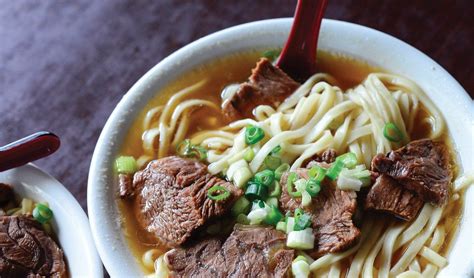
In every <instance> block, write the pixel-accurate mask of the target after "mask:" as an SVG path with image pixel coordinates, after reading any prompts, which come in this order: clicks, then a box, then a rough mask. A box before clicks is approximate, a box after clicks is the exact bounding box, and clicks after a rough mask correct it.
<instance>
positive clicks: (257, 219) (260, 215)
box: [247, 208, 268, 225]
mask: <svg viewBox="0 0 474 278" xmlns="http://www.w3.org/2000/svg"><path fill="white" fill-rule="evenodd" d="M267 214H268V211H267V209H266V208H258V209H256V210H252V211H251V212H250V213H249V214H248V215H247V219H248V220H250V225H256V224H260V223H262V221H263V220H264V219H265V218H266V217H267Z"/></svg>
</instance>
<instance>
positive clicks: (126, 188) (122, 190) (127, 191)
mask: <svg viewBox="0 0 474 278" xmlns="http://www.w3.org/2000/svg"><path fill="white" fill-rule="evenodd" d="M132 194H133V183H132V176H131V175H128V174H119V195H120V198H128V197H130V196H131V195H132Z"/></svg>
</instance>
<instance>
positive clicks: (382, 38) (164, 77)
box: [88, 19, 474, 277]
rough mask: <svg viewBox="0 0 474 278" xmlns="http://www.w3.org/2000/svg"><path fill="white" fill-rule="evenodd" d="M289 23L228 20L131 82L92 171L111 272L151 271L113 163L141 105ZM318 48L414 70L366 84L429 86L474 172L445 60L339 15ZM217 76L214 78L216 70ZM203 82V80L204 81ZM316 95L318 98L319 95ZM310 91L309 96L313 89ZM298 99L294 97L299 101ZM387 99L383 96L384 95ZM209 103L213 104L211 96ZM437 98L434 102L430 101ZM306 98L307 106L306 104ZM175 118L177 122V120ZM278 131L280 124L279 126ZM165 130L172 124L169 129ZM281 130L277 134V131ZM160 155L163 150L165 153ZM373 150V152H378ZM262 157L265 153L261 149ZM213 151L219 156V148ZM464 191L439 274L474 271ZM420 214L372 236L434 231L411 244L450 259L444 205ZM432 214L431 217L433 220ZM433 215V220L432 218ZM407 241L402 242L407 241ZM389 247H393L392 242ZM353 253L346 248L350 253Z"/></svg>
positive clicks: (469, 139) (272, 39)
mask: <svg viewBox="0 0 474 278" xmlns="http://www.w3.org/2000/svg"><path fill="white" fill-rule="evenodd" d="M290 26H291V19H274V20H266V21H259V22H253V23H248V24H244V25H240V26H236V27H233V28H229V29H226V30H223V31H220V32H217V33H215V34H212V35H209V36H207V37H204V38H202V39H200V40H198V41H196V42H193V43H191V44H189V45H187V46H185V47H183V48H182V49H180V50H178V51H176V52H175V53H173V54H172V55H170V56H169V57H167V58H166V59H164V60H163V61H161V62H160V63H159V64H158V65H156V66H155V67H154V68H152V69H151V70H150V71H149V72H148V73H146V74H145V75H144V76H143V77H142V78H141V79H140V80H139V81H138V82H137V83H136V84H135V85H134V86H133V87H132V88H131V89H130V90H129V92H127V94H126V95H125V96H124V98H123V99H122V100H121V101H120V103H119V104H118V105H117V107H116V109H115V110H114V112H113V113H112V115H111V116H110V118H109V119H108V121H107V123H106V125H105V127H104V129H103V131H102V133H101V136H100V138H99V141H98V143H97V146H96V149H95V151H94V156H93V159H92V163H91V167H90V172H89V185H88V207H89V217H90V223H91V228H92V233H93V236H94V240H95V242H96V245H97V248H98V251H99V254H100V256H101V258H102V261H103V263H104V265H105V267H106V269H107V271H108V272H109V273H110V275H111V276H113V277H115V276H142V275H144V272H143V270H142V268H141V266H140V263H139V258H136V256H134V254H133V252H132V250H131V249H130V247H129V246H130V245H129V243H128V241H127V239H126V235H125V233H124V229H123V221H122V219H123V218H122V212H121V211H120V209H119V204H118V202H119V201H118V198H117V185H116V177H115V174H114V169H113V162H114V160H115V158H116V157H117V156H118V154H119V152H120V148H121V145H122V144H123V142H124V140H125V138H126V135H127V132H128V131H129V129H130V127H131V126H132V123H133V122H134V119H135V118H136V117H138V115H139V113H140V112H141V111H143V110H144V109H145V106H146V105H147V104H148V103H149V102H150V101H151V100H152V99H153V98H155V97H156V95H157V92H160V91H162V90H163V88H165V87H166V86H167V85H168V84H170V83H172V82H173V81H174V80H176V79H178V78H179V77H180V76H182V75H184V74H185V73H187V72H189V71H190V70H192V69H194V68H196V67H198V66H200V65H203V64H206V63H209V62H211V61H214V60H216V59H219V58H222V57H226V56H228V55H230V54H234V53H242V52H246V51H252V50H259V49H271V48H280V47H281V46H282V45H283V44H284V42H285V40H286V38H287V36H288V32H289V29H290ZM318 48H319V49H321V50H324V51H329V52H334V53H339V54H343V55H347V56H349V57H354V58H356V59H360V60H362V61H366V62H368V63H369V64H371V65H375V66H377V67H381V68H383V69H384V70H386V71H387V72H389V73H393V74H396V75H399V76H404V77H408V78H409V79H410V80H412V81H413V82H415V83H416V84H417V85H415V86H411V85H406V83H404V82H405V79H403V78H400V79H396V78H392V77H393V76H392V75H384V74H378V75H371V77H370V78H368V79H367V81H365V83H364V84H365V87H366V88H371V87H374V86H379V85H380V81H382V83H384V84H388V85H387V87H390V86H392V87H393V86H395V85H397V86H395V87H397V88H398V87H404V86H405V87H410V88H414V89H413V90H412V91H416V92H418V91H420V92H421V91H423V92H424V93H426V96H425V95H424V93H420V94H417V99H419V100H420V101H421V102H422V103H423V104H424V105H425V106H427V108H428V110H430V111H435V112H433V113H432V115H433V117H432V120H433V121H432V122H431V124H432V126H433V130H434V133H437V132H438V131H440V130H441V129H444V127H441V126H439V124H441V125H442V124H444V122H445V123H446V128H447V130H448V132H449V137H450V138H451V139H452V145H453V148H454V150H455V152H456V153H455V156H457V157H456V160H457V161H456V162H457V164H458V166H459V169H458V170H459V172H460V174H461V175H463V176H464V177H468V179H469V173H470V172H471V171H472V170H473V169H474V166H473V158H474V148H473V130H472V125H473V122H474V109H473V102H472V100H471V98H470V97H469V95H468V94H467V93H466V92H465V90H464V89H463V88H462V87H461V86H460V85H459V84H458V83H457V82H456V80H454V79H453V78H452V77H451V76H450V75H449V73H447V72H446V71H445V70H444V69H443V68H442V67H441V66H439V65H438V64H437V63H436V62H434V61H433V60H431V59H430V58H429V57H427V56H426V55H424V54H423V53H421V52H419V51H418V50H416V49H414V48H413V47H411V46H409V45H407V44H406V43H404V42H402V41H400V40H398V39H396V38H393V37H391V36H389V35H386V34H384V33H381V32H379V31H376V30H373V29H370V28H367V27H363V26H359V25H355V24H351V23H346V22H341V21H335V20H324V21H323V24H322V28H321V35H320V43H319V46H318ZM210 78H212V76H211V77H210ZM196 86H199V83H198V84H197V85H196ZM315 90H316V91H318V90H319V89H318V88H315ZM321 90H322V91H324V90H326V89H324V88H321ZM328 90H329V89H328ZM336 91H337V90H336ZM350 93H351V94H353V95H354V96H355V98H354V102H355V103H357V100H356V99H357V96H358V95H357V94H358V93H357V92H350ZM295 94H296V93H295ZM363 94H364V92H361V93H360V96H362V95H363ZM393 94H394V95H396V96H395V98H396V100H397V101H399V103H400V104H399V105H400V107H402V106H403V105H405V104H403V103H407V104H406V105H405V107H412V106H413V105H411V104H413V102H411V100H410V99H409V98H407V97H406V96H403V93H400V92H395V93H393ZM334 95H335V98H336V99H337V98H339V99H340V100H341V101H342V100H344V98H343V97H342V96H340V94H339V93H338V92H335V93H334ZM338 95H339V97H338ZM297 97H298V96H297ZM314 98H317V96H315V97H314ZM308 99H310V98H309V97H308ZM296 101H297V99H296V100H295V103H296ZM347 101H348V100H347ZM290 102H291V101H290ZM295 103H294V104H293V105H296V104H295ZM382 103H384V102H383V101H382ZM187 105H193V103H191V102H187V103H184V102H183V106H182V107H183V110H184V109H186V106H187ZM199 105H207V104H206V102H201V103H200V104H199ZM209 105H210V106H212V105H211V104H209ZM289 105H290V106H291V105H292V104H291V103H290V104H289ZM344 105H345V106H344ZM410 105H411V106H410ZM431 105H433V107H435V108H433V109H431V108H430V107H431ZM282 106H284V105H282ZM301 106H303V104H302V105H301ZM352 106H353V104H351V103H345V104H344V103H342V104H341V109H351V107H352ZM387 107H389V106H387ZM436 107H437V108H436ZM373 108H374V109H375V108H380V107H373ZM410 109H411V108H410ZM410 109H407V114H409V113H410V112H409V110H410ZM158 110H159V108H157V109H156V110H155V111H154V112H156V113H161V112H160V111H158ZM177 110H178V109H177ZM280 110H281V111H283V112H284V113H286V112H285V111H288V113H286V114H287V115H290V114H291V113H293V114H297V111H298V106H296V108H294V109H293V108H291V107H289V108H288V107H287V108H285V107H279V111H280ZM369 110H370V107H367V111H369ZM402 110H403V109H402ZM438 110H439V111H440V112H439V113H440V114H439V115H438V114H437V113H438V112H437V111H438ZM150 111H151V110H150ZM256 112H257V114H258V115H257V118H260V119H262V121H263V120H264V119H265V118H266V117H267V116H266V115H269V114H272V113H275V111H271V110H270V109H267V108H265V107H262V108H261V109H257V111H256ZM402 113H403V111H402ZM438 116H439V117H438ZM288 117H291V116H288ZM408 118H411V120H409V121H408V124H407V130H408V129H410V126H411V125H413V124H417V123H413V121H414V118H412V117H408ZM442 118H444V120H442ZM439 119H441V120H439ZM174 124H175V123H174ZM174 124H173V123H171V125H174ZM240 124H242V125H244V126H245V125H246V124H247V122H241V123H240ZM295 125H296V126H299V125H302V123H295ZM231 128H232V127H231ZM270 128H271V127H270ZM176 129H177V130H178V131H179V129H180V128H179V127H177V128H176ZM178 131H177V133H178ZM226 131H229V130H226ZM276 131H279V130H278V129H277V130H276ZM160 132H166V130H164V131H160ZM317 133H318V131H317V130H315V131H311V132H309V133H308V134H307V135H306V137H305V140H306V139H307V140H308V141H311V138H312V137H315V138H316V137H318V136H320V134H317ZM222 134H224V135H223V136H222V138H221V140H220V141H219V140H217V141H216V140H214V141H212V140H213V138H208V144H209V146H211V145H212V144H214V145H213V146H217V147H216V148H218V147H219V146H220V145H215V144H221V145H222V144H224V145H225V144H228V145H229V144H232V142H231V141H229V138H226V136H227V135H228V134H229V133H225V132H223V133H222ZM226 134H227V135H226ZM292 134H294V133H292ZM359 134H362V135H368V134H370V131H369V130H366V129H364V128H362V127H361V128H360V129H359ZM213 136H214V135H213ZM328 136H329V135H328ZM351 136H353V137H354V140H356V138H357V136H358V135H357V134H356V133H352V135H351ZM359 136H361V135H359ZM211 137H212V136H211ZM216 137H218V136H216ZM274 137H276V134H275V135H274ZM320 138H322V139H320V140H321V142H320V143H321V144H324V142H326V141H325V140H326V139H327V140H329V139H330V138H329V137H325V136H321V137H320ZM192 140H194V141H196V140H197V141H199V140H198V139H196V138H192ZM206 140H207V139H206ZM173 141H175V140H173ZM194 141H193V142H194ZM311 142H312V141H311ZM174 143H176V142H172V141H171V140H170V142H168V143H167V142H165V143H164V144H174ZM160 144H161V142H160ZM313 146H314V145H313ZM372 146H375V144H372ZM267 148H269V147H267ZM299 149H304V147H303V148H301V147H300V148H299ZM299 149H298V148H297V147H295V148H294V152H297V151H298V150H299ZM369 149H370V148H369ZM372 149H376V151H377V152H385V151H387V149H385V148H383V146H382V147H381V149H379V148H378V145H377V148H372ZM160 152H161V150H160ZM364 154H366V152H364V150H363V149H362V151H360V156H361V157H363V156H364ZM158 155H159V156H162V155H161V153H159V154H158ZM370 157H372V155H371V156H370ZM370 157H368V158H365V159H364V158H361V160H365V161H367V160H368V161H369V162H370ZM256 158H258V155H257V157H256ZM212 159H214V161H218V157H217V156H216V157H214V158H212ZM144 160H146V158H144ZM257 160H258V159H255V160H254V161H255V162H254V161H252V164H250V166H251V167H253V168H258V166H259V165H258V163H260V162H261V161H260V162H259V161H257ZM260 160H261V159H260ZM301 160H302V159H300V161H298V160H297V162H298V163H300V162H301ZM139 163H140V161H139ZM366 163H367V162H366ZM297 166H299V165H296V166H295V167H297ZM219 167H220V164H219V163H214V164H213V165H212V167H211V166H210V169H209V170H210V171H216V173H217V172H219V171H220V170H221V169H220V168H219ZM461 185H462V182H457V183H456V182H455V183H454V187H455V188H454V191H455V194H453V196H457V197H460V195H459V194H458V195H456V190H457V189H459V188H456V186H461ZM460 192H463V194H464V196H463V197H464V206H463V208H462V212H461V220H460V222H459V227H458V228H457V231H456V233H455V235H454V239H453V241H452V243H451V245H450V251H449V252H448V253H447V256H446V259H447V262H448V263H447V265H446V266H445V267H444V268H442V270H441V271H440V272H438V275H440V276H446V277H463V276H469V275H472V272H471V269H472V268H473V265H474V261H473V258H474V239H473V230H472V227H473V225H474V222H473V219H472V212H473V203H474V190H473V189H472V188H468V189H467V190H466V191H460ZM461 197H462V196H461ZM455 198H456V197H455ZM420 215H422V216H421V217H419V218H425V219H426V221H424V224H423V225H427V226H426V227H427V228H426V229H425V230H422V229H424V228H423V227H425V226H423V227H416V226H415V225H413V227H412V228H407V230H405V231H404V232H402V230H403V229H405V227H395V228H394V229H392V230H390V231H388V229H387V232H386V233H385V234H384V235H383V236H381V237H379V238H380V240H377V242H373V244H374V246H375V247H374V248H376V249H377V248H381V249H382V250H385V249H384V248H385V247H384V246H385V244H384V240H383V239H384V238H385V239H387V241H390V240H391V238H394V239H393V241H394V244H395V245H397V244H408V245H406V246H407V250H409V247H408V246H410V242H411V240H409V241H407V242H405V240H406V238H410V239H417V240H418V241H427V239H428V238H429V241H431V242H432V243H433V244H432V246H431V247H430V246H428V247H426V246H425V245H424V244H423V243H421V244H420V243H419V242H415V240H413V246H414V247H412V249H417V248H418V247H419V248H418V249H417V250H416V253H414V255H417V256H420V257H423V258H422V259H420V260H428V261H429V262H428V263H426V262H425V263H423V264H424V265H426V264H428V265H430V263H438V264H439V265H444V264H445V261H444V258H442V257H440V256H439V255H438V254H437V253H436V252H432V249H430V248H434V249H437V248H439V245H440V243H439V242H438V243H434V242H437V241H440V242H442V241H443V236H440V235H444V232H443V230H442V228H440V229H435V228H434V227H437V222H438V221H439V219H440V217H442V215H443V212H442V209H432V208H431V207H428V208H426V209H424V210H423V211H422V212H421V214H420ZM428 219H430V220H429V221H428ZM417 221H418V219H417ZM420 221H421V220H420ZM421 222H423V221H421ZM432 222H433V223H434V224H430V223H432ZM415 223H416V221H415ZM426 223H428V224H426ZM374 225H375V226H377V225H378V224H377V223H376V224H374ZM430 225H432V226H433V228H432V229H431V228H430V227H429V226H430ZM410 227H411V226H410ZM362 229H363V233H364V228H363V227H362ZM369 230H370V229H369ZM377 230H379V231H380V229H371V233H378V232H376V231H377ZM413 230H417V231H418V232H417V234H416V235H410V234H409V233H410V231H413ZM406 231H408V232H406ZM398 236H401V237H402V238H401V239H400V240H398V241H397V240H395V239H397V237H398ZM361 240H363V239H361ZM400 241H401V242H402V243H400ZM417 246H418V247H417ZM436 246H438V247H436ZM389 247H390V246H389ZM429 247H430V248H429ZM390 248H393V244H392V245H391V247H390ZM351 250H352V249H349V250H348V251H350V252H354V253H355V252H356V251H357V250H353V251H351ZM410 250H411V249H410ZM407 252H408V251H407ZM351 254H353V253H351ZM351 254H345V255H344V254H339V255H340V256H351ZM355 254H356V255H355V257H357V254H359V253H355ZM339 255H338V254H335V255H331V256H328V257H322V258H324V259H323V260H317V261H316V262H315V263H314V264H312V268H317V267H318V265H325V264H331V262H337V261H338V260H339V258H338V256H339ZM361 256H363V254H361ZM365 257H367V258H366V259H364V260H363V261H362V263H361V265H360V269H359V270H357V271H358V273H360V274H362V273H366V272H365V271H367V270H366V269H367V266H366V265H370V264H374V261H376V258H377V252H369V253H368V254H366V256H365ZM354 260H355V259H354ZM379 260H380V259H379ZM408 262H411V261H409V260H408V259H407V261H406V262H405V263H408ZM379 263H380V262H379ZM402 264H403V263H401V264H400V265H398V264H397V265H396V266H393V267H392V268H391V269H385V271H386V273H388V271H390V274H398V273H400V272H401V271H402V270H404V269H405V267H404V266H403V265H402ZM417 264H418V262H417V263H416V264H415V263H413V264H410V269H412V268H413V269H417V268H418V269H419V268H420V266H419V265H417ZM423 267H424V266H423ZM398 268H400V269H398ZM402 268H403V269H402ZM431 268H432V269H435V268H436V266H435V265H434V264H432V266H431ZM370 269H371V268H370ZM436 271H437V269H435V270H433V271H431V273H436ZM369 272H370V270H369Z"/></svg>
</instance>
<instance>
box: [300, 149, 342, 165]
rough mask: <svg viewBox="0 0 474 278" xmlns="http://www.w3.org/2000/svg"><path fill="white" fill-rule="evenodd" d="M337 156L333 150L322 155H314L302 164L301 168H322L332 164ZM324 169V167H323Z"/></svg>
mask: <svg viewBox="0 0 474 278" xmlns="http://www.w3.org/2000/svg"><path fill="white" fill-rule="evenodd" d="M336 157H337V154H336V151H335V150H334V149H328V150H325V151H324V152H323V153H322V154H315V155H313V156H312V157H310V158H308V159H307V160H306V161H305V162H303V167H306V168H311V167H313V166H314V165H321V166H324V165H325V164H326V165H327V164H330V163H333V162H334V161H335V160H336ZM325 168H326V167H325Z"/></svg>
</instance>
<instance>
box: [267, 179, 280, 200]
mask: <svg viewBox="0 0 474 278" xmlns="http://www.w3.org/2000/svg"><path fill="white" fill-rule="evenodd" d="M280 195H281V185H280V183H279V182H278V181H274V182H273V190H272V192H271V193H270V195H269V196H270V197H280Z"/></svg>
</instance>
